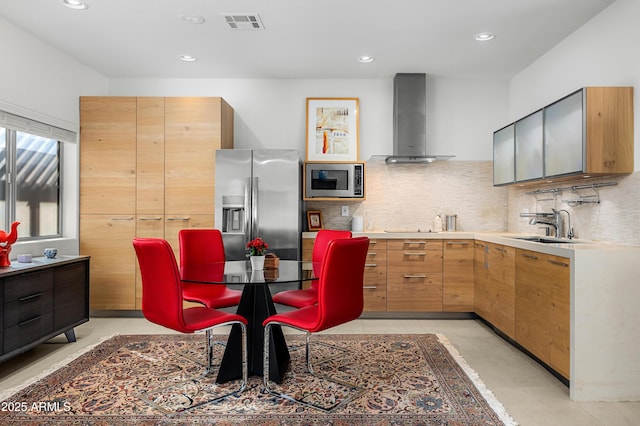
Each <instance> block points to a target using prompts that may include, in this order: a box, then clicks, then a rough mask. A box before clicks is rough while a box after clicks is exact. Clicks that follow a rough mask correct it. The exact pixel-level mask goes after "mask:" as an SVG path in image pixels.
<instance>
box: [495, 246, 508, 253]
mask: <svg viewBox="0 0 640 426" xmlns="http://www.w3.org/2000/svg"><path fill="white" fill-rule="evenodd" d="M494 248H495V249H496V250H497V251H499V252H502V253H506V252H507V249H505V248H502V247H494Z"/></svg>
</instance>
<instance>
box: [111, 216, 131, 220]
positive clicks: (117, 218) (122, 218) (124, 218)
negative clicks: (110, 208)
mask: <svg viewBox="0 0 640 426" xmlns="http://www.w3.org/2000/svg"><path fill="white" fill-rule="evenodd" d="M110 220H133V217H130V216H129V217H112V218H111V219H110Z"/></svg>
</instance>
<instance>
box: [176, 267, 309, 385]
mask: <svg viewBox="0 0 640 426" xmlns="http://www.w3.org/2000/svg"><path fill="white" fill-rule="evenodd" d="M312 269H313V265H312V263H311V262H305V261H297V260H280V261H279V265H278V268H275V269H264V270H259V271H257V270H252V269H251V264H250V262H249V261H248V260H233V261H226V262H218V263H209V264H201V265H195V266H188V267H181V268H180V274H181V279H182V281H185V282H193V283H200V284H211V285H221V284H224V285H234V284H235V285H243V288H242V296H241V298H240V303H239V305H238V309H237V311H236V312H237V314H239V315H242V316H243V317H245V318H246V319H247V322H248V326H247V362H248V370H249V375H260V376H261V375H262V370H263V365H262V362H263V361H262V360H263V347H264V328H263V326H262V322H263V321H264V320H265V319H266V318H267V317H269V316H271V315H273V314H275V313H276V308H275V304H274V303H273V299H272V298H271V292H272V291H276V292H277V291H278V290H279V287H282V286H285V288H286V284H290V283H300V282H303V281H311V280H315V279H317V278H315V277H314V276H313V273H312ZM289 359H290V357H289V349H288V348H287V342H286V341H285V338H284V334H283V332H282V329H281V328H280V326H274V327H273V328H272V334H271V339H270V358H269V360H270V363H269V376H270V380H272V381H274V382H276V383H280V382H282V378H283V377H284V374H285V373H286V370H287V368H288V365H289ZM241 377H242V332H241V330H240V326H239V325H237V324H236V325H233V326H232V328H231V332H230V334H229V338H228V340H227V345H226V348H225V351H224V355H223V357H222V362H221V364H220V369H219V371H218V376H217V378H216V382H217V383H224V382H227V381H230V380H235V379H239V378H241Z"/></svg>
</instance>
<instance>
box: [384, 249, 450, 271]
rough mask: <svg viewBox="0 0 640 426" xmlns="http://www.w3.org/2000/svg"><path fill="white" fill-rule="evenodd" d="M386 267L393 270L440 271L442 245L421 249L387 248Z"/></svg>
mask: <svg viewBox="0 0 640 426" xmlns="http://www.w3.org/2000/svg"><path fill="white" fill-rule="evenodd" d="M387 268H389V271H395V272H405V271H407V272H416V271H423V272H442V247H441V246H440V247H439V248H437V249H431V248H428V247H427V248H425V249H422V250H388V251H387Z"/></svg>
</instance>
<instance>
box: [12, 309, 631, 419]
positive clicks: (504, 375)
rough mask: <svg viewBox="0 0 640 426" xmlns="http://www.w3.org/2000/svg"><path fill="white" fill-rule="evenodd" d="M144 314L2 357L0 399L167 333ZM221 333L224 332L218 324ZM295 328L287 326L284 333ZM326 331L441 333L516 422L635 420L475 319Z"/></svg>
mask: <svg viewBox="0 0 640 426" xmlns="http://www.w3.org/2000/svg"><path fill="white" fill-rule="evenodd" d="M170 332H171V331H170V330H167V329H165V328H162V327H159V326H156V325H154V324H151V323H150V322H148V321H147V320H145V319H143V318H92V319H91V321H89V322H88V323H86V324H83V325H81V326H80V327H77V328H76V336H77V338H78V341H77V342H76V343H74V344H67V343H66V339H65V337H64V335H61V336H57V337H55V338H54V339H52V340H50V341H49V342H47V343H45V344H42V345H39V346H38V347H36V348H34V349H32V350H30V351H28V352H26V353H24V354H22V355H20V356H18V357H16V358H13V359H10V360H8V361H5V362H4V363H0V399H4V398H5V397H6V395H7V394H8V392H9V390H10V389H14V388H15V387H19V386H22V385H23V384H24V383H25V382H26V381H29V380H31V378H32V377H34V376H38V375H41V374H43V373H44V372H46V371H48V370H49V369H51V368H52V367H53V366H55V365H56V364H59V363H61V362H63V361H65V360H66V359H68V358H69V357H71V356H73V355H74V354H76V353H77V352H79V351H81V350H83V349H84V348H86V347H90V346H92V345H95V344H96V343H98V342H99V341H101V340H102V339H104V338H105V337H107V336H110V335H113V334H116V333H118V334H149V333H170ZM219 332H220V333H225V332H228V331H227V330H224V329H220V331H219ZM289 332H292V333H293V332H295V331H289V329H285V333H289ZM327 333H329V334H334V333H335V334H338V333H345V334H346V333H352V334H392V333H398V334H416V333H440V334H443V335H445V336H446V337H447V338H448V339H449V341H450V342H451V343H452V344H453V346H454V347H455V348H456V349H457V350H458V352H459V353H460V355H462V357H463V358H464V359H465V360H466V361H467V363H468V364H469V366H470V367H471V368H472V369H473V370H475V372H476V373H478V375H479V377H480V379H481V380H482V381H483V382H484V383H485V384H486V386H487V387H488V388H489V389H490V390H491V391H492V392H493V393H494V395H495V396H496V397H497V399H498V400H499V401H500V402H501V403H502V404H503V405H504V407H505V409H506V411H507V412H508V413H509V414H510V415H511V417H513V418H514V419H515V420H516V421H517V422H518V423H519V424H520V425H523V426H537V425H540V426H549V425H563V426H571V425H580V426H588V425H606V426H616V425H638V424H640V402H609V403H604V402H589V403H585V402H574V401H571V400H570V399H569V390H568V388H567V387H566V386H565V385H563V384H562V383H561V382H560V381H558V380H557V379H556V378H554V377H553V376H552V375H551V374H549V373H548V372H547V371H546V370H545V369H544V368H542V367H541V366H540V365H538V364H537V363H536V362H534V361H533V360H532V359H530V358H529V357H527V356H526V355H524V354H523V353H522V352H520V351H519V350H517V349H516V348H514V347H513V346H511V345H510V344H509V343H507V342H505V341H504V340H503V339H501V338H500V337H498V336H497V335H496V334H495V333H494V332H493V331H491V330H490V329H489V328H488V327H486V326H485V325H484V324H483V323H482V322H480V321H477V320H433V319H429V320H415V319H404V320H386V319H361V320H356V321H353V322H351V323H349V324H346V325H343V326H339V327H336V328H334V329H332V330H329V331H327Z"/></svg>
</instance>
